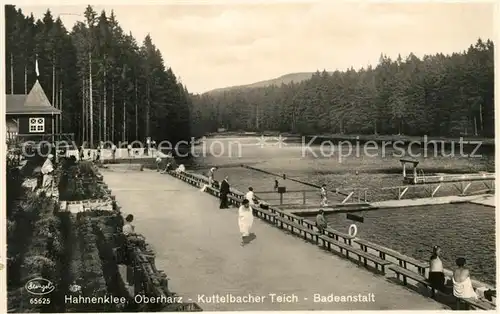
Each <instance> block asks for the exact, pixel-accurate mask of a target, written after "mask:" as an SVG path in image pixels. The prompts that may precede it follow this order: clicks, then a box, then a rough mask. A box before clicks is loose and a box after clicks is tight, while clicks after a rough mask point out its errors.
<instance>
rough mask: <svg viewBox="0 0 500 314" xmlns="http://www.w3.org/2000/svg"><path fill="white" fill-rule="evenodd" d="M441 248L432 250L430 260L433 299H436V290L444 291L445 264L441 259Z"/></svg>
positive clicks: (437, 247)
mask: <svg viewBox="0 0 500 314" xmlns="http://www.w3.org/2000/svg"><path fill="white" fill-rule="evenodd" d="M440 255H441V248H440V247H439V246H437V245H436V246H434V247H433V248H432V255H431V258H430V260H429V282H430V283H431V288H432V297H433V298H434V297H435V293H436V290H438V291H444V282H445V277H444V271H443V262H442V261H441V258H440Z"/></svg>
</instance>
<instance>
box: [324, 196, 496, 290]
mask: <svg viewBox="0 0 500 314" xmlns="http://www.w3.org/2000/svg"><path fill="white" fill-rule="evenodd" d="M355 214H356V215H359V216H362V217H364V223H358V222H353V221H351V220H348V219H346V214H345V213H338V214H329V215H328V216H327V220H328V222H329V224H330V226H331V227H332V228H334V229H337V230H339V231H342V232H345V233H347V232H348V228H349V226H350V225H351V224H353V223H355V224H356V226H357V227H358V235H357V236H358V237H360V238H362V239H366V240H368V241H371V242H374V243H377V244H380V245H383V246H386V247H389V248H392V249H394V250H396V251H398V252H401V253H403V254H406V255H409V256H412V257H415V258H417V259H419V260H423V261H426V260H428V259H429V257H430V254H431V251H432V246H434V245H439V246H441V248H442V255H443V263H444V267H445V268H448V269H455V268H456V266H455V260H456V259H457V258H458V257H465V258H466V260H467V264H468V266H469V267H470V271H471V274H472V277H473V278H475V279H478V280H480V281H483V282H487V283H491V284H494V283H495V281H496V279H495V278H496V259H495V209H494V208H492V207H487V206H481V205H474V204H446V205H433V206H418V207H406V208H397V209H379V210H372V211H365V212H356V213H355Z"/></svg>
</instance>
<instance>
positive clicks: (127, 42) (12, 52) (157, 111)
mask: <svg viewBox="0 0 500 314" xmlns="http://www.w3.org/2000/svg"><path fill="white" fill-rule="evenodd" d="M5 10H6V11H5V18H6V64H5V69H6V81H5V83H6V92H7V94H27V93H28V92H29V91H30V89H31V87H32V86H33V84H34V83H35V81H36V73H35V60H36V59H37V60H38V67H39V72H40V76H39V78H38V79H39V81H40V84H41V85H42V87H43V89H44V90H45V93H46V94H47V97H48V98H49V100H50V101H51V103H52V104H53V105H54V106H55V107H56V108H59V109H61V110H62V111H63V114H62V119H61V121H56V130H57V133H74V134H75V139H76V140H77V141H86V142H87V143H89V142H90V137H91V136H90V133H91V132H90V128H93V142H94V145H95V144H96V143H98V142H99V141H113V142H119V141H134V140H141V141H144V139H145V137H147V136H151V137H152V138H154V139H155V140H157V141H161V140H169V141H171V142H173V143H175V142H177V141H180V140H188V139H190V136H191V134H190V124H189V110H190V97H189V94H188V91H187V89H186V88H185V87H184V86H183V85H182V84H180V82H179V81H178V80H177V78H176V76H175V74H174V73H173V71H172V69H171V68H169V67H168V66H165V64H164V60H163V58H162V55H161V53H160V51H159V50H158V49H157V48H156V47H155V45H154V44H153V41H152V38H151V37H150V36H149V35H148V36H147V37H146V38H145V39H144V41H143V42H142V45H141V46H139V45H138V43H137V42H136V39H135V38H134V37H133V36H132V34H131V33H129V34H127V33H125V31H124V30H123V29H122V28H121V27H120V25H119V23H118V20H117V18H116V16H115V15H114V13H113V11H111V12H109V15H108V13H107V12H104V11H103V12H101V13H100V14H99V15H98V14H97V13H96V12H95V11H94V9H93V8H92V7H91V6H88V7H87V8H86V9H85V12H82V15H81V20H82V21H84V22H78V23H77V24H75V25H74V26H73V28H72V29H71V30H69V31H68V30H67V29H66V27H65V25H63V23H62V21H61V19H60V18H59V17H54V16H52V14H51V12H50V10H47V12H46V13H45V15H44V16H43V18H42V19H41V20H35V18H34V17H33V15H29V16H27V15H25V14H24V13H23V12H22V10H21V9H16V7H15V6H12V5H7V6H6V8H5Z"/></svg>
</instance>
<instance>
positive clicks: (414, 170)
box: [413, 164, 417, 183]
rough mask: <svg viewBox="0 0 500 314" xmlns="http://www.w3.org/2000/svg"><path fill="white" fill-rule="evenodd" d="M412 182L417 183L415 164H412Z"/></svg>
mask: <svg viewBox="0 0 500 314" xmlns="http://www.w3.org/2000/svg"><path fill="white" fill-rule="evenodd" d="M413 183H417V165H416V164H413Z"/></svg>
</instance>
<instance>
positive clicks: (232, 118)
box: [192, 39, 494, 137]
mask: <svg viewBox="0 0 500 314" xmlns="http://www.w3.org/2000/svg"><path fill="white" fill-rule="evenodd" d="M464 48H465V47H464ZM493 59H494V57H493V42H492V41H491V40H487V41H486V42H485V41H482V40H481V39H479V40H478V41H477V43H476V44H475V45H471V46H470V47H469V48H468V49H467V50H466V51H464V52H461V53H458V52H457V53H454V54H452V55H443V54H441V53H438V54H436V55H432V56H424V57H423V58H422V59H419V58H418V57H416V56H415V55H413V54H410V55H409V56H408V57H407V58H406V59H403V58H402V57H401V56H399V57H398V58H397V59H396V60H391V59H390V58H388V57H387V56H385V55H382V56H381V57H380V61H379V64H378V65H377V66H376V67H368V68H366V69H361V70H358V71H356V70H354V69H352V68H351V69H349V70H347V71H344V72H340V71H335V72H333V73H328V72H325V71H324V72H319V71H318V72H316V73H315V74H314V75H313V76H312V78H311V79H309V80H306V81H302V82H298V83H294V82H292V83H291V84H282V85H281V86H268V87H260V88H245V87H243V88H232V89H230V90H224V91H214V92H209V93H205V94H202V95H196V96H195V97H194V98H193V107H194V108H193V112H192V116H193V121H192V130H193V132H195V133H197V134H198V133H203V132H206V131H210V132H214V131H216V130H217V128H218V127H225V128H227V129H228V130H246V131H281V132H293V133H301V134H307V135H311V134H333V133H336V134H389V135H393V134H404V135H415V136H421V135H429V136H462V135H463V136H465V135H467V136H482V137H493V136H494V111H493V110H494V100H493V91H494V65H493Z"/></svg>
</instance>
